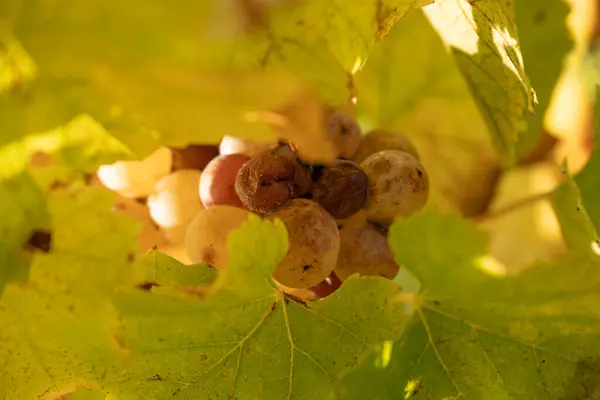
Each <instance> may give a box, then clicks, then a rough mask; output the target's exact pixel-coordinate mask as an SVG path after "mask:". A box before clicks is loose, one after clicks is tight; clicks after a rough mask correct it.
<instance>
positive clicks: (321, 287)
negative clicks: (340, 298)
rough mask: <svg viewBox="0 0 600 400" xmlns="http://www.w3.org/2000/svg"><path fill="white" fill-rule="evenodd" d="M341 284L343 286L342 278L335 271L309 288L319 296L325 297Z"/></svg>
mask: <svg viewBox="0 0 600 400" xmlns="http://www.w3.org/2000/svg"><path fill="white" fill-rule="evenodd" d="M340 286H342V280H341V279H340V278H338V276H337V275H336V274H335V272H332V273H331V274H329V276H328V277H327V278H325V280H324V281H322V282H319V283H318V284H316V285H315V286H313V287H311V288H309V290H310V291H311V292H313V293H314V294H315V295H317V296H318V297H320V298H325V297H327V296H329V295H330V294H332V293H333V292H335V291H336V290H338V289H339V288H340Z"/></svg>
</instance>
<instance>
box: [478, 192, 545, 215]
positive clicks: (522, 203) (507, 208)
mask: <svg viewBox="0 0 600 400" xmlns="http://www.w3.org/2000/svg"><path fill="white" fill-rule="evenodd" d="M553 193H554V190H552V191H548V192H542V193H538V194H536V195H533V196H530V197H526V198H524V199H521V200H518V201H515V202H514V203H511V204H509V205H507V206H505V207H502V208H500V209H499V210H496V211H493V212H486V213H483V214H480V215H478V216H476V217H474V218H473V221H475V222H476V223H482V222H486V221H489V220H493V219H497V218H500V217H502V216H504V215H506V214H510V213H511V212H513V211H516V210H518V209H520V208H523V207H526V206H528V205H530V204H533V203H537V202H538V201H542V200H545V199H548V198H550V196H552V194H553Z"/></svg>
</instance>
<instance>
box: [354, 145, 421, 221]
mask: <svg viewBox="0 0 600 400" xmlns="http://www.w3.org/2000/svg"><path fill="white" fill-rule="evenodd" d="M360 166H361V167H362V169H363V171H365V173H366V174H367V176H368V177H369V194H368V196H367V202H366V204H365V211H366V214H367V219H368V220H369V221H373V222H376V223H378V224H381V225H389V224H391V223H392V222H393V221H394V219H395V218H396V217H406V216H409V215H411V214H413V213H415V212H418V211H420V210H421V209H422V208H423V207H424V206H425V204H426V203H427V200H428V197H429V177H428V175H427V172H426V171H425V168H423V166H422V165H421V163H420V162H419V160H417V159H416V158H414V157H413V156H411V155H410V154H408V153H405V152H403V151H398V150H383V151H380V152H378V153H375V154H372V155H370V156H369V157H367V158H366V159H365V160H364V161H363V162H362V163H361V164H360Z"/></svg>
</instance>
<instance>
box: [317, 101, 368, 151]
mask: <svg viewBox="0 0 600 400" xmlns="http://www.w3.org/2000/svg"><path fill="white" fill-rule="evenodd" d="M326 129H327V134H328V135H329V137H330V138H331V141H332V142H333V145H334V146H335V149H336V151H337V157H340V158H351V157H352V156H353V155H354V153H356V150H358V146H359V145H360V141H361V137H362V131H361V129H360V125H358V122H356V120H355V119H354V117H353V116H352V115H350V114H347V113H345V112H343V111H335V112H333V113H331V114H329V115H328V116H327V121H326Z"/></svg>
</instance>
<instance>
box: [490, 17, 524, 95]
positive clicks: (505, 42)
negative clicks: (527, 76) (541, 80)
mask: <svg viewBox="0 0 600 400" xmlns="http://www.w3.org/2000/svg"><path fill="white" fill-rule="evenodd" d="M492 37H493V39H494V44H495V45H496V48H497V49H498V53H500V56H501V57H502V62H503V63H504V65H505V66H506V67H507V68H508V69H510V70H511V71H513V72H514V73H515V75H517V77H518V78H519V80H520V81H521V83H523V84H525V82H523V79H522V78H521V74H520V72H519V71H518V70H517V67H516V65H515V62H513V60H512V59H511V57H510V55H509V54H508V51H507V48H511V49H513V50H514V52H513V56H516V57H517V60H516V64H517V65H523V55H522V54H521V51H520V50H519V42H518V41H517V39H515V38H514V37H512V36H511V35H510V32H509V31H508V28H507V27H500V26H494V27H493V29H492Z"/></svg>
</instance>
